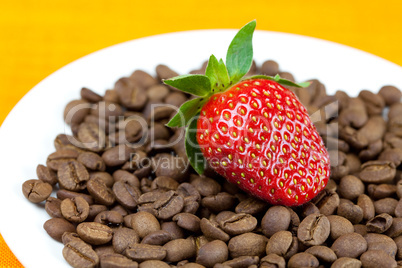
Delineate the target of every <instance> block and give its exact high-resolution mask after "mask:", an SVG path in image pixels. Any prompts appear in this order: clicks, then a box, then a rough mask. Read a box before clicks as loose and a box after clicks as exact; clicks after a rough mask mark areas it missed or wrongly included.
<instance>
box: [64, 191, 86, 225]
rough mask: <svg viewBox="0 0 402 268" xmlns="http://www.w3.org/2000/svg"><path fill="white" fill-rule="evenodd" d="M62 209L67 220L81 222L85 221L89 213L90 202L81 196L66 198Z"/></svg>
mask: <svg viewBox="0 0 402 268" xmlns="http://www.w3.org/2000/svg"><path fill="white" fill-rule="evenodd" d="M60 210H61V214H62V215H63V217H64V218H65V219H66V220H68V221H70V222H74V223H80V222H83V221H85V220H86V218H87V217H88V215H89V204H88V202H87V201H85V199H84V198H82V197H81V196H77V197H75V198H73V199H70V198H66V199H64V200H63V201H62V202H61V204H60Z"/></svg>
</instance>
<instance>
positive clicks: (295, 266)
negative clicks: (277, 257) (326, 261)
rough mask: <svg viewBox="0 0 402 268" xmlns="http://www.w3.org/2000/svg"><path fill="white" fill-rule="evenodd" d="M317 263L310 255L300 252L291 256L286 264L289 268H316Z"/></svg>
mask: <svg viewBox="0 0 402 268" xmlns="http://www.w3.org/2000/svg"><path fill="white" fill-rule="evenodd" d="M319 265H320V263H319V261H318V260H317V258H316V257H314V256H313V255H312V254H309V253H306V252H301V253H297V254H295V255H293V256H292V257H291V258H290V259H289V262H288V267H289V268H299V267H318V266H319Z"/></svg>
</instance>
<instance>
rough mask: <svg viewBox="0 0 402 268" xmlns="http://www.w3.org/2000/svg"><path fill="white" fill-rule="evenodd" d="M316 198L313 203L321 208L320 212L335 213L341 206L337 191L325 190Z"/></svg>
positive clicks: (324, 213)
mask: <svg viewBox="0 0 402 268" xmlns="http://www.w3.org/2000/svg"><path fill="white" fill-rule="evenodd" d="M317 197H318V198H317V199H314V201H313V203H314V204H315V205H316V206H317V208H318V209H319V210H320V214H323V215H326V216H328V215H331V214H333V213H334V212H335V211H336V209H337V208H338V206H339V196H338V194H337V193H332V192H329V191H327V190H324V191H322V192H321V194H319V195H318V196H317Z"/></svg>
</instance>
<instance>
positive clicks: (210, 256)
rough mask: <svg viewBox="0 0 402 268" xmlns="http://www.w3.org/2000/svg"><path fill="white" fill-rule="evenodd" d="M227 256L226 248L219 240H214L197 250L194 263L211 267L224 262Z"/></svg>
mask: <svg viewBox="0 0 402 268" xmlns="http://www.w3.org/2000/svg"><path fill="white" fill-rule="evenodd" d="M228 255H229V252H228V246H227V245H226V244H225V243H224V242H222V241H220V240H214V241H211V242H209V243H207V244H205V245H203V246H202V247H201V248H200V249H199V250H198V253H197V258H196V262H197V263H199V264H201V265H204V266H205V267H213V266H214V265H215V264H217V263H222V262H225V261H226V260H227V259H228Z"/></svg>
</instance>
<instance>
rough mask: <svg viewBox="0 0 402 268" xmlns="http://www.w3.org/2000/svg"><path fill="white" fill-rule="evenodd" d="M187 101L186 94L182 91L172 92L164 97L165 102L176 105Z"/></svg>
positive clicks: (178, 105)
mask: <svg viewBox="0 0 402 268" xmlns="http://www.w3.org/2000/svg"><path fill="white" fill-rule="evenodd" d="M186 101H187V98H186V96H185V95H184V94H183V93H182V92H172V93H170V94H169V95H167V96H166V98H165V103H166V104H170V105H173V106H176V107H180V106H181V105H182V104H183V103H184V102H186Z"/></svg>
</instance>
